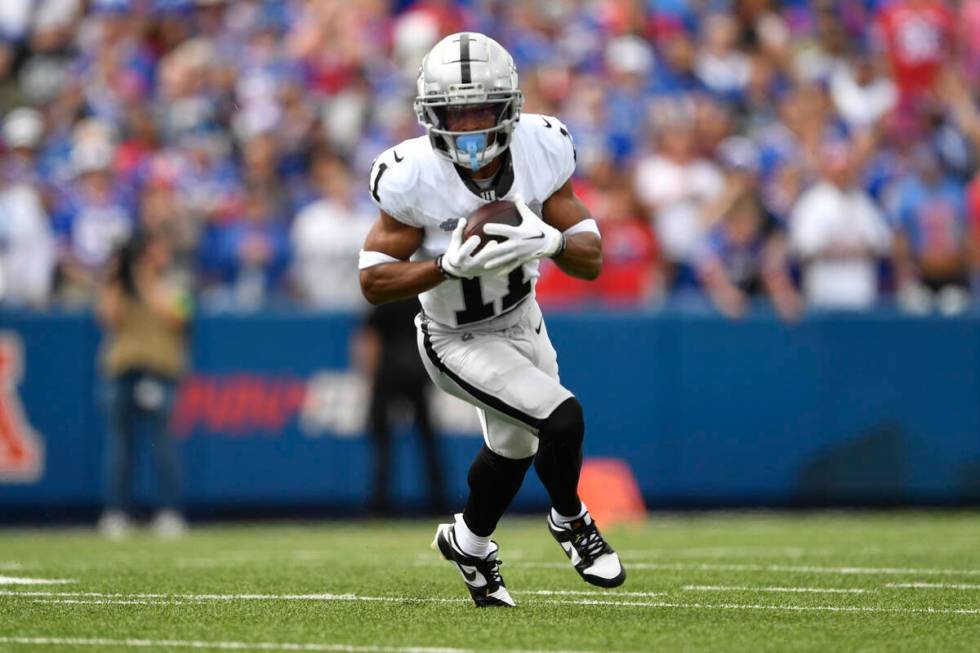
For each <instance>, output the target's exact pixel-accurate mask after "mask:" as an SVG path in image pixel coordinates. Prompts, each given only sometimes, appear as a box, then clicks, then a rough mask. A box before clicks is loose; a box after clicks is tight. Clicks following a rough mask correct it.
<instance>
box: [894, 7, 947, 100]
mask: <svg viewBox="0 0 980 653" xmlns="http://www.w3.org/2000/svg"><path fill="white" fill-rule="evenodd" d="M955 25H956V21H955V19H954V18H953V14H952V12H951V11H950V10H949V8H948V7H947V6H946V4H945V3H944V2H943V0H897V1H896V2H894V3H892V4H890V5H888V6H887V7H885V8H884V9H883V10H882V11H881V12H880V13H879V15H878V19H877V27H878V30H879V32H880V33H879V35H878V37H879V39H880V41H881V46H883V49H884V51H885V53H886V54H887V56H888V60H889V62H890V64H891V68H892V74H893V76H894V78H895V82H896V83H897V84H898V88H899V91H900V93H901V97H902V104H903V106H908V104H909V103H910V102H911V103H912V104H915V103H916V102H917V101H918V100H920V99H922V97H923V96H924V95H927V94H929V92H930V91H931V90H932V87H933V83H934V82H935V80H936V76H937V74H938V73H939V70H940V68H941V67H942V65H943V64H944V63H945V62H946V61H947V60H948V58H949V55H950V52H951V50H952V46H953V43H954V42H955V37H956V29H955Z"/></svg>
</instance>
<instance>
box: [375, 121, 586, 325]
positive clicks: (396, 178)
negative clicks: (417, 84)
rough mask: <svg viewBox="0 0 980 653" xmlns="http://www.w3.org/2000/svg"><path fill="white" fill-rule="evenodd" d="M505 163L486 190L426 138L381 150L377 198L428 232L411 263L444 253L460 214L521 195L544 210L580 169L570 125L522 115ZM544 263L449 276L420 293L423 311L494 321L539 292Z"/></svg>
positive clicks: (465, 320)
mask: <svg viewBox="0 0 980 653" xmlns="http://www.w3.org/2000/svg"><path fill="white" fill-rule="evenodd" d="M502 156H504V157H505V159H506V160H505V161H504V167H503V168H502V169H501V171H500V172H499V173H498V174H497V176H496V178H495V180H494V183H493V185H492V187H490V188H487V189H486V190H483V189H481V188H480V187H479V186H477V185H476V184H475V183H474V182H473V181H472V180H471V179H469V178H465V177H463V176H461V175H460V174H459V172H458V171H457V170H456V167H455V166H454V165H453V164H452V163H450V162H449V161H447V160H446V159H444V158H442V157H441V156H439V155H438V154H436V153H435V152H434V151H433V150H432V145H431V144H430V141H429V139H428V137H426V136H422V137H419V138H413V139H411V140H407V141H404V142H402V143H400V144H398V145H396V146H395V147H392V148H390V149H388V150H386V151H385V152H383V153H382V154H381V155H380V156H379V157H378V158H377V159H376V160H375V162H374V165H373V166H372V168H371V177H370V180H369V183H370V191H371V197H372V199H373V200H374V202H375V203H376V204H377V205H378V207H380V208H381V210H382V211H384V212H385V213H387V214H388V215H390V216H392V217H393V218H395V219H396V220H398V221H399V222H402V223H404V224H407V225H409V226H412V227H418V228H419V229H422V230H424V232H425V235H424V238H423V240H422V246H421V247H420V248H419V250H418V251H417V252H415V254H414V255H413V256H412V260H413V261H425V260H430V259H434V258H436V257H437V256H439V255H440V254H442V253H444V252H445V251H446V248H447V247H448V246H449V237H450V234H451V233H452V230H453V228H454V227H455V226H456V220H457V219H458V218H462V217H466V216H469V215H470V214H471V213H473V212H474V211H475V210H477V209H478V208H480V207H481V206H483V205H484V204H488V203H490V202H492V201H495V200H511V201H513V200H514V198H515V197H517V196H521V197H522V198H523V199H524V202H526V203H527V205H528V207H530V209H531V210H532V211H534V212H535V213H537V214H538V215H539V216H540V215H541V206H542V205H543V204H544V202H545V200H547V199H548V198H549V197H551V196H552V195H553V194H554V193H555V191H557V190H558V189H559V188H561V187H562V186H563V185H564V184H565V182H566V181H568V179H569V177H571V175H572V172H573V171H574V170H575V149H574V147H573V145H572V138H571V136H570V135H569V133H568V129H567V128H566V127H565V125H564V124H562V123H561V121H559V120H558V119H557V118H553V117H551V116H543V115H539V114H533V113H531V114H524V115H522V116H521V119H520V122H518V123H517V126H516V128H515V130H514V136H513V138H512V140H511V144H510V147H509V148H508V149H507V151H506V152H505V153H504V154H503V155H502ZM538 274H539V273H538V262H537V261H532V262H530V263H526V264H525V265H523V266H522V267H520V268H517V269H516V270H514V272H512V273H511V274H510V275H509V276H508V277H501V276H499V275H494V274H487V275H484V276H482V277H477V278H475V279H461V280H458V281H457V280H448V281H445V282H443V283H441V284H439V285H438V286H436V287H435V288H432V289H430V290H427V291H425V292H424V293H422V294H421V295H419V301H420V302H421V303H422V310H423V311H424V312H425V315H426V316H427V317H428V318H429V319H431V320H434V321H436V322H438V323H440V324H442V325H444V326H447V327H450V328H460V327H465V326H469V325H472V324H476V323H479V322H484V321H486V320H490V319H493V318H494V317H497V316H499V315H502V314H503V313H506V312H508V311H510V310H511V309H513V308H515V307H516V306H518V305H519V304H522V303H523V302H524V301H527V300H528V298H529V296H530V297H533V295H534V285H535V283H536V282H537V278H538Z"/></svg>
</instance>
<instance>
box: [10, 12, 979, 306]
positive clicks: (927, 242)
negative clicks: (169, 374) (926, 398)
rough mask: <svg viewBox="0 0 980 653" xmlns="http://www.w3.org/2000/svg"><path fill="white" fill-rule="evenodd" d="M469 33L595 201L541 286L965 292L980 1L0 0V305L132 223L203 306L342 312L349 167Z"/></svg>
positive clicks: (408, 107)
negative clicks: (496, 60) (560, 136)
mask: <svg viewBox="0 0 980 653" xmlns="http://www.w3.org/2000/svg"><path fill="white" fill-rule="evenodd" d="M464 29H465V30H472V31H481V32H485V33H487V34H489V35H491V36H493V37H494V38H496V39H497V40H499V41H500V42H501V43H502V44H503V45H504V46H505V47H507V48H508V49H509V50H510V51H511V52H512V53H513V54H514V56H515V59H516V61H517V64H518V69H519V72H520V75H521V83H522V87H523V89H524V92H525V94H526V97H527V104H526V112H541V113H547V114H553V115H557V116H559V117H561V118H562V119H563V120H564V121H565V122H566V124H567V125H568V126H569V128H570V130H571V132H572V134H573V136H574V137H575V140H576V144H577V151H578V162H579V166H578V170H577V172H576V178H575V183H576V188H577V191H578V193H579V194H580V196H581V197H582V198H583V200H584V201H585V202H586V204H587V205H588V206H589V207H590V208H591V210H592V212H593V213H594V214H595V215H596V216H597V217H598V218H599V219H600V221H601V227H602V230H603V235H604V247H605V259H606V268H605V271H604V273H603V275H602V277H601V278H600V280H599V281H598V282H597V283H594V284H584V283H579V282H576V281H575V280H572V279H568V278H566V277H564V276H563V275H560V274H556V273H555V270H554V269H553V268H547V267H546V268H545V269H544V271H543V277H542V279H541V280H540V283H539V296H540V297H541V301H542V303H549V304H553V305H555V304H558V305H583V304H594V303H603V304H606V303H613V304H619V305H627V306H657V305H660V304H662V303H664V302H679V303H683V302H686V301H693V302H697V301H701V302H703V301H705V298H707V299H708V300H710V301H711V302H712V303H713V304H714V305H715V306H716V307H717V308H718V309H719V310H721V311H722V312H723V313H725V314H726V315H729V316H738V315H740V314H742V313H743V312H744V311H745V310H746V309H747V307H748V306H749V305H750V304H751V303H752V301H753V299H754V298H755V297H765V296H768V297H769V298H770V299H771V300H772V302H773V305H774V306H775V308H776V310H777V311H778V312H779V313H780V314H781V315H782V316H784V317H786V318H787V319H792V318H794V317H795V316H797V315H798V314H799V313H800V311H801V310H802V308H803V306H805V305H807V304H809V305H812V306H824V307H839V308H852V309H861V308H866V307H870V306H873V305H875V304H877V303H878V302H880V301H882V300H883V299H884V300H886V301H896V302H897V303H898V304H899V305H900V306H902V307H904V308H906V309H908V310H912V311H931V310H939V311H941V312H943V313H956V312H959V311H961V310H963V309H965V308H967V307H968V306H970V304H971V303H972V302H973V301H974V300H975V298H976V297H978V296H980V295H978V293H980V288H978V286H980V273H978V270H980V253H978V251H980V248H978V247H977V246H976V243H977V240H978V234H980V175H978V174H977V159H978V148H980V117H978V115H980V114H978V109H977V100H978V96H977V89H980V0H963V1H962V2H960V3H956V4H954V3H945V2H942V1H941V0H838V1H831V0H823V1H815V2H807V1H804V0H790V1H788V2H774V1H770V0H645V1H644V0H568V1H563V2H557V1H547V0H525V1H523V2H505V1H502V0H469V1H462V2H448V1H440V0H418V1H416V2H406V1H398V0H359V1H358V2H347V1H344V0H236V1H235V2H227V1H223V0H88V1H85V0H3V2H2V3H0V109H2V115H3V121H2V133H0V135H2V146H3V158H2V169H0V179H2V188H0V256H2V263H0V271H2V276H0V282H2V283H0V296H2V302H3V303H4V304H6V305H15V306H23V305H27V306H33V307H39V308H45V307H51V306H59V305H65V304H67V305H84V304H86V303H90V302H91V301H92V299H93V297H94V293H95V289H96V287H97V286H98V281H99V279H100V275H103V274H104V271H105V269H106V266H107V263H108V260H109V258H110V257H111V255H112V251H113V245H114V243H116V242H118V241H119V240H120V239H121V238H124V237H125V236H126V235H127V234H129V233H132V232H133V231H134V230H136V229H137V228H141V229H145V230H149V231H152V232H156V233H160V234H163V235H165V236H166V238H167V240H168V241H169V242H170V244H171V248H172V250H173V252H174V262H175V274H176V276H177V278H179V279H180V280H181V281H182V283H184V284H187V285H188V287H191V288H193V289H194V291H195V294H196V296H197V298H198V301H199V303H200V304H201V305H202V306H204V307H206V308H210V309H215V310H242V311H247V310H255V309H257V308H260V307H266V306H270V305H276V304H278V303H285V304H292V303H295V302H301V303H303V304H305V305H310V306H314V307H321V308H329V309H354V310H358V309H360V308H362V307H363V300H362V299H361V296H360V292H359V289H358V282H357V278H356V274H355V270H356V260H357V253H358V250H359V248H360V246H361V244H362V242H363V237H364V235H365V233H366V231H367V229H368V228H369V227H370V224H371V222H372V220H373V218H374V217H375V215H376V213H375V209H373V207H372V205H371V204H370V201H369V197H368V189H367V171H368V169H369V167H370V164H371V161H372V159H373V157H374V156H376V155H377V154H378V153H379V152H381V151H382V150H383V149H385V148H386V147H388V146H390V145H391V144H394V143H396V142H398V141H399V140H401V139H404V138H410V137H413V136H416V135H419V134H420V133H421V128H420V127H419V126H418V125H417V124H416V122H415V116H414V114H413V112H412V99H413V98H414V95H415V85H414V82H415V76H416V72H417V69H418V65H419V62H420V60H421V57H422V56H423V54H424V53H425V52H426V51H427V50H428V49H429V48H430V47H431V46H432V45H433V44H434V43H435V42H436V41H437V40H438V39H439V38H440V37H441V36H443V35H445V34H448V33H451V32H455V31H459V30H464Z"/></svg>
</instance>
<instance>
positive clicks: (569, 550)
mask: <svg viewBox="0 0 980 653" xmlns="http://www.w3.org/2000/svg"><path fill="white" fill-rule="evenodd" d="M561 548H563V549H565V554H566V555H567V556H568V557H569V558H571V560H572V564H573V565H577V564H578V563H579V562H581V561H582V558H580V557H579V555H578V551H576V550H575V547H574V546H572V545H571V544H569V543H568V542H562V543H561Z"/></svg>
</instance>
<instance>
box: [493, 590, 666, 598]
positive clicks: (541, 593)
mask: <svg viewBox="0 0 980 653" xmlns="http://www.w3.org/2000/svg"><path fill="white" fill-rule="evenodd" d="M512 594H517V595H524V594H531V595H533V596H566V595H568V596H605V597H611V596H638V597H653V596H667V592H616V591H610V590H606V591H603V590H523V591H522V590H517V591H516V592H512Z"/></svg>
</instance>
